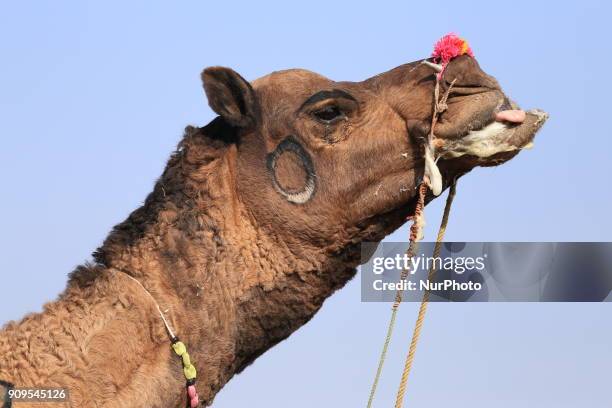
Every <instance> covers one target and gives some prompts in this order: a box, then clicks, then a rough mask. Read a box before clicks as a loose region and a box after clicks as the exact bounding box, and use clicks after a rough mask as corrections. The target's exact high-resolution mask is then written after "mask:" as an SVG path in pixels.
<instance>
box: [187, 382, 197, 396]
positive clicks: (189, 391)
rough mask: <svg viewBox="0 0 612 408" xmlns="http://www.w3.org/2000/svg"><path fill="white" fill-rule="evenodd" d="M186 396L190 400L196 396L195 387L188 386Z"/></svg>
mask: <svg viewBox="0 0 612 408" xmlns="http://www.w3.org/2000/svg"><path fill="white" fill-rule="evenodd" d="M187 395H189V398H190V399H193V397H195V396H197V395H198V393H197V392H196V389H195V385H190V386H189V387H187Z"/></svg>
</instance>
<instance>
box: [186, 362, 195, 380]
mask: <svg viewBox="0 0 612 408" xmlns="http://www.w3.org/2000/svg"><path fill="white" fill-rule="evenodd" d="M183 373H184V374H185V378H187V379H188V380H193V379H194V378H196V374H197V372H196V368H195V367H194V366H192V365H189V366H187V367H185V368H183Z"/></svg>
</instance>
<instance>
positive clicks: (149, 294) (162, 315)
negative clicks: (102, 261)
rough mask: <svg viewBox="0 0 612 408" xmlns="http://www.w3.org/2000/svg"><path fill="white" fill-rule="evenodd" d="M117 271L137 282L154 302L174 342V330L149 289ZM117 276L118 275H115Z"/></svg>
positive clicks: (125, 274)
mask: <svg viewBox="0 0 612 408" xmlns="http://www.w3.org/2000/svg"><path fill="white" fill-rule="evenodd" d="M115 271H116V272H117V271H118V272H120V274H121V275H124V276H127V277H128V278H130V279H131V280H133V281H134V282H136V283H137V284H138V286H140V287H141V288H142V290H143V291H144V292H145V293H146V294H147V295H148V296H149V298H150V299H151V300H152V301H153V303H154V304H155V307H156V308H157V311H158V312H159V316H160V317H161V319H162V322H164V326H165V327H166V331H167V332H168V336H170V339H171V340H173V339H175V338H176V336H175V335H174V331H173V330H172V327H171V326H170V323H168V320H166V316H164V313H163V312H162V310H161V308H160V307H159V303H157V301H156V300H155V298H154V297H153V295H152V294H151V292H149V291H148V290H147V288H145V287H144V286H143V284H142V283H140V281H139V280H138V279H136V278H134V277H133V276H131V275H129V274H127V273H125V272H123V271H120V270H118V269H115ZM115 275H116V273H115Z"/></svg>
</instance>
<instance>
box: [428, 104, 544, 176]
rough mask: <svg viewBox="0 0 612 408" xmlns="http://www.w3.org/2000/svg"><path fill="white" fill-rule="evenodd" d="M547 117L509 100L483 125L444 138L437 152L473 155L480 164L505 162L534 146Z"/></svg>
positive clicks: (443, 156) (445, 155)
mask: <svg viewBox="0 0 612 408" xmlns="http://www.w3.org/2000/svg"><path fill="white" fill-rule="evenodd" d="M547 119H548V114H547V113H546V112H544V111H542V110H539V109H532V110H529V111H523V110H521V109H518V107H517V106H516V105H515V104H511V103H510V102H508V101H506V102H504V104H503V105H502V106H500V108H498V109H497V110H496V112H495V113H494V115H492V119H491V120H490V121H488V122H487V123H485V124H484V125H483V126H479V127H478V128H473V129H470V130H468V131H467V132H465V133H464V134H463V135H461V136H460V137H458V138H453V139H444V140H441V141H440V143H439V144H438V146H436V153H437V156H438V157H440V158H441V159H456V158H459V157H462V156H469V157H470V158H472V159H473V158H475V159H476V161H477V162H478V164H479V165H484V166H486V165H497V164H501V163H503V162H505V161H507V160H509V159H510V158H512V157H514V155H516V154H517V153H518V152H519V151H520V150H522V149H527V148H530V147H531V146H532V145H533V140H534V138H535V135H536V133H537V132H538V131H539V130H540V128H541V127H542V125H543V124H544V123H545V122H546V120H547Z"/></svg>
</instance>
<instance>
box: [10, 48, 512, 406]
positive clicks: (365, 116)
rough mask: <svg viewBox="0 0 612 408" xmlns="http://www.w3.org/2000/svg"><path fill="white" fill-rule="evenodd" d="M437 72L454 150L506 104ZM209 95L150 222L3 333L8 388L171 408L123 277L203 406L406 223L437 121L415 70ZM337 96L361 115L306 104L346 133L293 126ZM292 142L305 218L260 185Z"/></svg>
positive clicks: (168, 364)
mask: <svg viewBox="0 0 612 408" xmlns="http://www.w3.org/2000/svg"><path fill="white" fill-rule="evenodd" d="M466 58H467V57H466ZM447 72H448V73H447V75H449V73H453V72H454V75H456V76H457V77H458V78H460V79H461V80H459V81H458V84H457V87H458V88H459V86H460V85H463V86H465V87H466V88H465V89H467V90H468V91H465V92H467V93H468V94H470V95H469V96H462V97H457V98H456V99H452V98H451V101H450V102H449V110H448V112H447V113H445V115H444V116H443V117H442V120H441V121H440V132H439V133H440V135H441V136H442V137H460V136H461V135H463V134H465V132H466V129H468V128H469V127H470V126H472V124H473V123H474V122H478V121H483V122H484V121H490V120H491V118H492V115H493V114H494V111H495V110H496V109H497V108H498V107H499V105H500V104H501V103H502V101H503V100H504V96H503V94H502V93H501V91H500V90H499V87H498V85H497V83H496V82H495V80H494V79H492V78H491V77H489V76H487V75H485V74H484V73H483V72H482V71H480V69H479V68H478V66H477V64H476V63H475V62H474V61H473V60H471V59H465V58H459V59H457V60H456V62H453V63H451V65H450V66H449V68H448V69H447ZM203 79H204V83H205V88H206V92H207V95H208V98H209V103H210V104H211V106H212V107H213V109H214V110H215V111H216V112H217V113H219V114H220V115H221V117H219V118H217V119H215V120H213V121H212V122H211V123H210V124H208V125H207V126H205V127H203V128H192V127H189V128H187V130H186V134H185V136H184V138H183V140H182V141H181V142H180V144H179V146H178V148H177V150H176V152H174V153H173V155H172V157H171V158H170V160H169V162H168V165H167V167H166V169H165V171H164V173H163V175H162V176H161V178H160V179H159V181H158V182H157V184H156V185H155V188H154V190H153V192H152V193H151V194H150V195H149V196H148V198H147V199H146V201H145V203H144V205H143V206H142V207H141V208H139V209H137V210H136V211H134V212H133V213H132V214H131V215H130V216H129V217H128V219H127V220H126V221H124V222H123V223H121V224H119V225H118V226H116V227H115V228H114V229H113V231H112V232H111V234H110V235H109V236H108V238H107V239H106V241H105V242H104V244H103V245H102V246H101V247H100V248H99V249H98V250H97V251H96V253H95V254H94V260H95V263H94V264H91V265H85V266H82V267H79V268H77V270H76V271H74V272H73V273H72V274H71V276H70V279H69V282H68V285H67V288H66V290H65V291H64V292H63V293H62V294H61V295H60V297H59V299H58V300H56V301H54V302H52V303H49V304H47V305H45V307H44V311H43V312H42V313H37V314H31V315H29V316H26V317H25V318H24V319H23V320H21V321H20V322H11V323H8V324H7V325H6V326H5V327H4V329H3V330H2V331H1V332H0V355H2V359H1V360H0V379H2V380H5V381H9V382H11V383H13V384H15V385H16V386H20V387H25V386H45V387H51V386H58V387H59V386H61V387H67V388H69V390H70V396H71V405H70V406H73V407H94V406H99V407H101V406H104V407H171V406H175V407H178V406H181V405H182V404H183V403H184V379H183V377H182V373H181V366H180V363H179V361H178V360H177V358H176V356H174V355H173V354H172V352H171V349H170V347H169V341H168V338H167V335H166V334H165V332H164V330H163V326H162V324H161V321H160V318H159V315H158V314H157V312H156V310H155V306H154V304H153V303H152V302H151V300H150V299H149V298H148V297H147V295H146V293H145V292H143V291H142V289H140V288H139V287H138V285H137V284H136V283H135V282H132V281H131V280H130V279H129V278H128V277H126V276H125V274H129V275H131V276H133V277H134V278H136V279H138V280H139V281H140V282H141V283H142V284H143V285H144V286H145V287H146V288H147V289H148V290H149V291H150V292H151V294H152V295H153V296H154V297H155V299H156V300H157V301H158V302H159V304H160V306H161V308H162V309H163V310H165V311H166V315H167V317H168V318H169V320H170V321H171V323H172V325H173V326H174V328H175V329H176V331H177V333H178V335H179V336H180V337H181V339H182V340H183V341H184V342H185V343H186V344H187V346H188V349H189V351H190V353H191V355H192V358H193V360H194V361H195V364H196V366H197V368H198V371H199V376H198V381H197V388H198V390H199V393H200V396H201V398H202V400H203V402H204V404H205V405H209V404H211V403H212V400H213V398H214V396H215V394H216V393H217V392H218V391H219V390H220V389H221V387H223V385H224V384H226V383H227V382H228V381H229V380H230V379H231V378H232V376H233V375H234V374H236V373H238V372H240V371H241V370H243V369H244V368H245V367H246V366H248V365H249V364H250V363H251V362H252V361H253V360H254V359H256V358H257V357H258V356H259V355H261V354H262V353H263V352H265V351H266V350H267V349H269V348H270V347H272V346H274V345H275V344H276V343H278V342H279V341H281V340H283V339H285V338H286V337H287V336H289V335H290V334H291V333H292V332H294V331H295V330H297V329H298V328H299V327H300V326H302V325H303V324H304V323H306V322H307V321H308V320H309V319H310V318H312V316H313V315H314V314H315V313H316V312H317V310H319V308H320V307H321V305H322V304H323V302H324V300H325V299H326V298H327V297H329V296H330V295H331V294H332V293H333V292H334V291H336V290H337V289H338V288H341V287H342V286H343V285H344V284H345V283H346V282H347V281H348V280H350V279H351V278H352V277H353V276H354V274H355V268H356V266H357V265H358V264H359V262H360V259H359V244H360V243H361V242H362V241H364V240H368V241H378V240H380V239H382V238H383V237H384V236H385V235H387V234H389V233H390V232H392V231H393V230H395V229H396V228H398V227H399V226H400V225H401V224H402V223H404V222H405V219H406V216H408V215H410V214H411V213H412V211H413V209H414V198H415V187H416V185H417V183H418V181H419V180H420V178H421V177H422V174H423V169H422V167H423V161H422V150H421V146H420V143H421V141H422V139H423V137H424V135H426V134H427V131H428V123H429V121H430V119H431V112H432V103H433V99H432V98H433V96H432V95H433V94H432V91H433V84H434V76H433V71H432V70H431V69H430V68H428V67H426V66H424V65H421V64H418V63H413V64H407V65H403V66H401V67H398V68H396V69H394V70H392V71H389V72H387V73H385V74H381V75H379V76H376V77H373V78H371V79H369V80H367V81H364V82H360V83H348V82H333V81H331V80H329V79H327V78H324V77H322V76H320V75H317V74H314V73H311V72H308V71H303V70H290V71H283V72H275V73H273V74H270V75H268V76H266V77H264V78H261V79H258V80H256V81H254V82H253V83H252V84H249V83H247V82H246V81H244V80H243V79H242V78H241V77H240V76H239V75H237V74H236V73H234V72H233V71H231V70H229V69H224V68H211V69H208V70H206V71H205V72H204V74H203ZM461 81H463V82H464V83H463V84H462V83H461ZM443 86H445V85H444V84H443ZM470 87H472V88H470ZM336 89H339V90H343V91H346V92H347V93H349V94H350V95H352V97H354V99H355V102H353V101H351V100H348V99H346V98H336V99H334V98H332V99H331V100H328V101H319V102H316V103H323V104H326V103H331V104H332V105H334V106H339V107H340V108H341V109H342V112H343V113H344V114H345V118H344V119H342V120H341V121H339V122H338V123H334V124H324V123H321V122H320V121H318V120H316V119H315V118H314V117H313V114H314V113H313V112H311V111H309V110H301V108H300V107H302V104H303V103H304V102H305V101H306V100H307V99H308V98H309V97H311V96H312V95H314V94H315V93H316V92H318V91H321V90H336ZM470 89H471V90H470ZM345 99H346V100H345ZM315 107H317V106H315ZM318 108H319V107H317V109H318ZM289 135H293V136H294V137H295V138H296V140H298V142H299V143H300V144H301V146H302V147H303V148H304V150H305V151H306V152H308V154H309V155H310V156H311V158H312V162H313V165H314V169H315V171H316V183H317V184H316V192H315V193H314V195H313V197H312V198H311V199H310V200H309V201H307V202H306V203H304V204H295V203H291V202H288V201H287V200H286V199H285V198H284V197H283V196H282V195H281V194H279V192H278V191H276V190H275V189H274V188H273V186H272V182H271V177H272V175H271V174H270V172H269V170H268V169H267V168H266V157H267V156H268V155H269V154H270V153H271V152H272V151H274V149H275V148H276V146H278V144H279V143H280V142H281V141H282V140H284V139H285V138H286V137H287V136H289ZM475 164H476V163H475V162H473V161H470V160H469V159H468V158H466V159H464V160H455V161H452V162H442V163H441V168H442V172H443V174H444V175H445V180H446V181H447V182H448V181H449V180H451V179H452V177H456V176H458V175H460V174H462V173H464V172H466V171H468V170H469V169H471V168H472V167H473V166H474V165H475ZM480 164H483V163H480ZM275 171H276V172H277V173H276V176H277V179H278V181H279V184H281V187H283V186H284V187H286V188H287V189H289V190H299V189H300V188H301V187H302V186H303V184H304V182H305V181H304V180H305V177H306V173H305V167H304V165H303V163H302V164H301V163H300V158H299V156H298V155H295V154H294V153H287V155H286V156H285V157H284V158H283V159H282V160H280V161H279V162H278V164H277V167H276V170H275ZM429 198H431V197H429ZM20 406H23V407H26V406H27V405H26V404H23V405H20ZM33 406H40V405H33ZM54 406H58V407H59V406H60V404H57V405H54Z"/></svg>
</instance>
